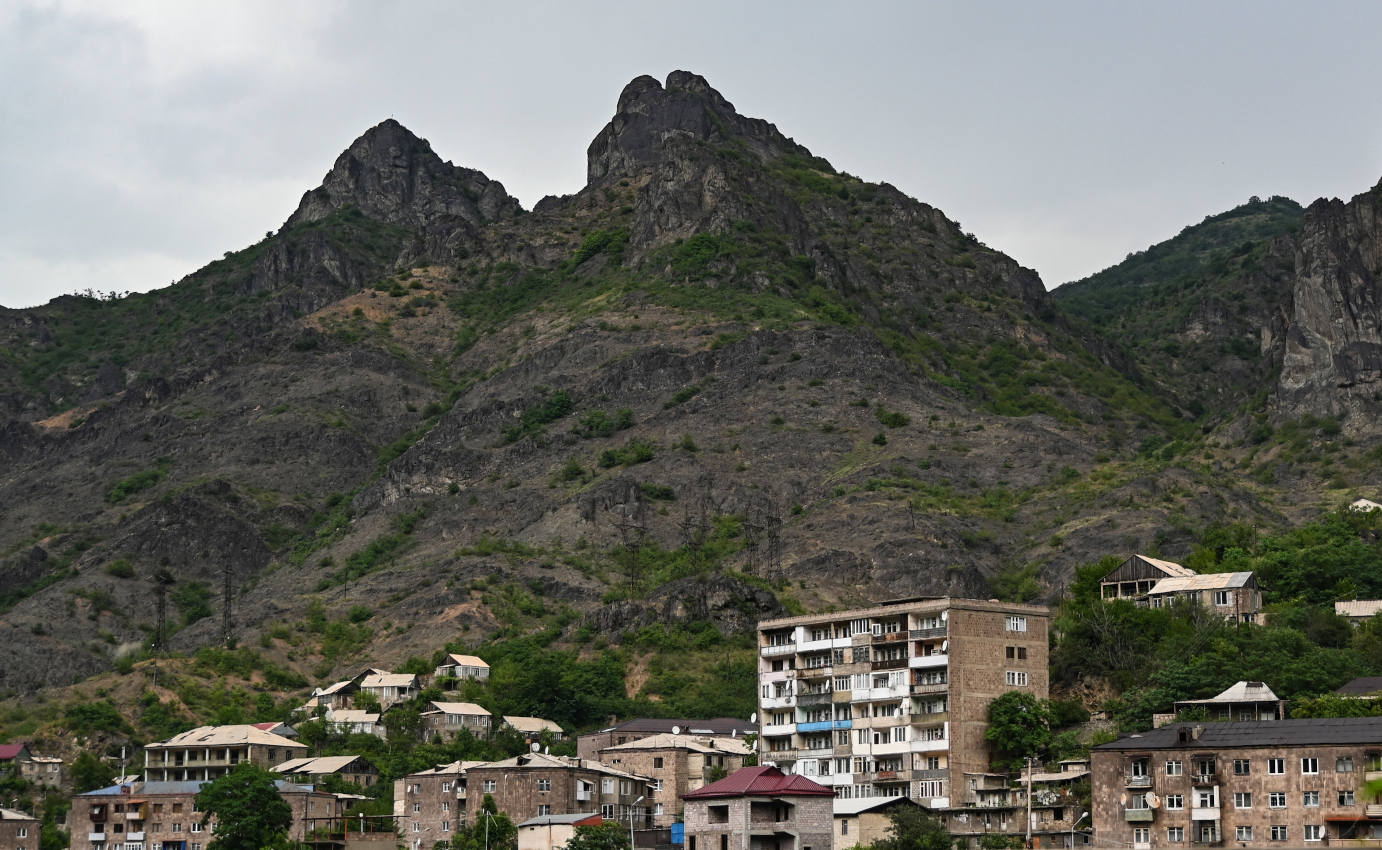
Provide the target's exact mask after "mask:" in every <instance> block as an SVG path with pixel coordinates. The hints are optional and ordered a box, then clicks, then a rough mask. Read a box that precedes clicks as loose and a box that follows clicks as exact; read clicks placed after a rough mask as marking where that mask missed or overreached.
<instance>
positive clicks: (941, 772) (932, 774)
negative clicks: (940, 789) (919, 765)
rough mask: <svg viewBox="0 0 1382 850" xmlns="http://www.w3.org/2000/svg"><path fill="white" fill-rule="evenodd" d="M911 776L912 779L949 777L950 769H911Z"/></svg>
mask: <svg viewBox="0 0 1382 850" xmlns="http://www.w3.org/2000/svg"><path fill="white" fill-rule="evenodd" d="M912 778H913V779H949V778H950V771H948V770H945V769H937V770H914V771H912Z"/></svg>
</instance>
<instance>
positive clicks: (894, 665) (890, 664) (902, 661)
mask: <svg viewBox="0 0 1382 850" xmlns="http://www.w3.org/2000/svg"><path fill="white" fill-rule="evenodd" d="M906 666H907V659H906V658H889V659H887V660H885V661H875V662H873V669H874V670H901V669H902V668H903V667H906Z"/></svg>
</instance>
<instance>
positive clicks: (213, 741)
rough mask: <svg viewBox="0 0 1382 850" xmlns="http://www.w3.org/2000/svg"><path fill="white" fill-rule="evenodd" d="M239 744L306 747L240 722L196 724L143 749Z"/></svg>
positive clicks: (303, 748) (302, 748) (301, 748)
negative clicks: (218, 724) (228, 724)
mask: <svg viewBox="0 0 1382 850" xmlns="http://www.w3.org/2000/svg"><path fill="white" fill-rule="evenodd" d="M239 744H258V745H261V746H270V747H295V748H297V749H300V750H305V749H307V745H306V744H299V743H298V742H297V741H292V740H289V739H287V738H285V737H283V736H282V735H275V734H274V733H272V732H265V731H264V730H263V729H260V728H259V727H258V726H253V725H250V724H240V725H236V726H198V727H197V728H196V729H191V730H189V731H187V732H183V733H182V734H180V735H174V736H173V737H171V738H169V739H168V740H166V741H159V742H157V743H154V744H148V745H146V746H145V749H157V748H161V747H224V746H236V745H239Z"/></svg>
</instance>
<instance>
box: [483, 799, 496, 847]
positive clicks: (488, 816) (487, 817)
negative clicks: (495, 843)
mask: <svg viewBox="0 0 1382 850" xmlns="http://www.w3.org/2000/svg"><path fill="white" fill-rule="evenodd" d="M484 812H485V850H489V822H490V821H492V820H494V815H492V814H490V813H489V809H485V810H484Z"/></svg>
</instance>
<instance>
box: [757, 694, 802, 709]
mask: <svg viewBox="0 0 1382 850" xmlns="http://www.w3.org/2000/svg"><path fill="white" fill-rule="evenodd" d="M796 701H797V698H796V697H795V696H793V695H792V694H782V695H781V696H775V697H763V705H762V708H764V709H770V708H790V707H791V706H793V705H795V704H796Z"/></svg>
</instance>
